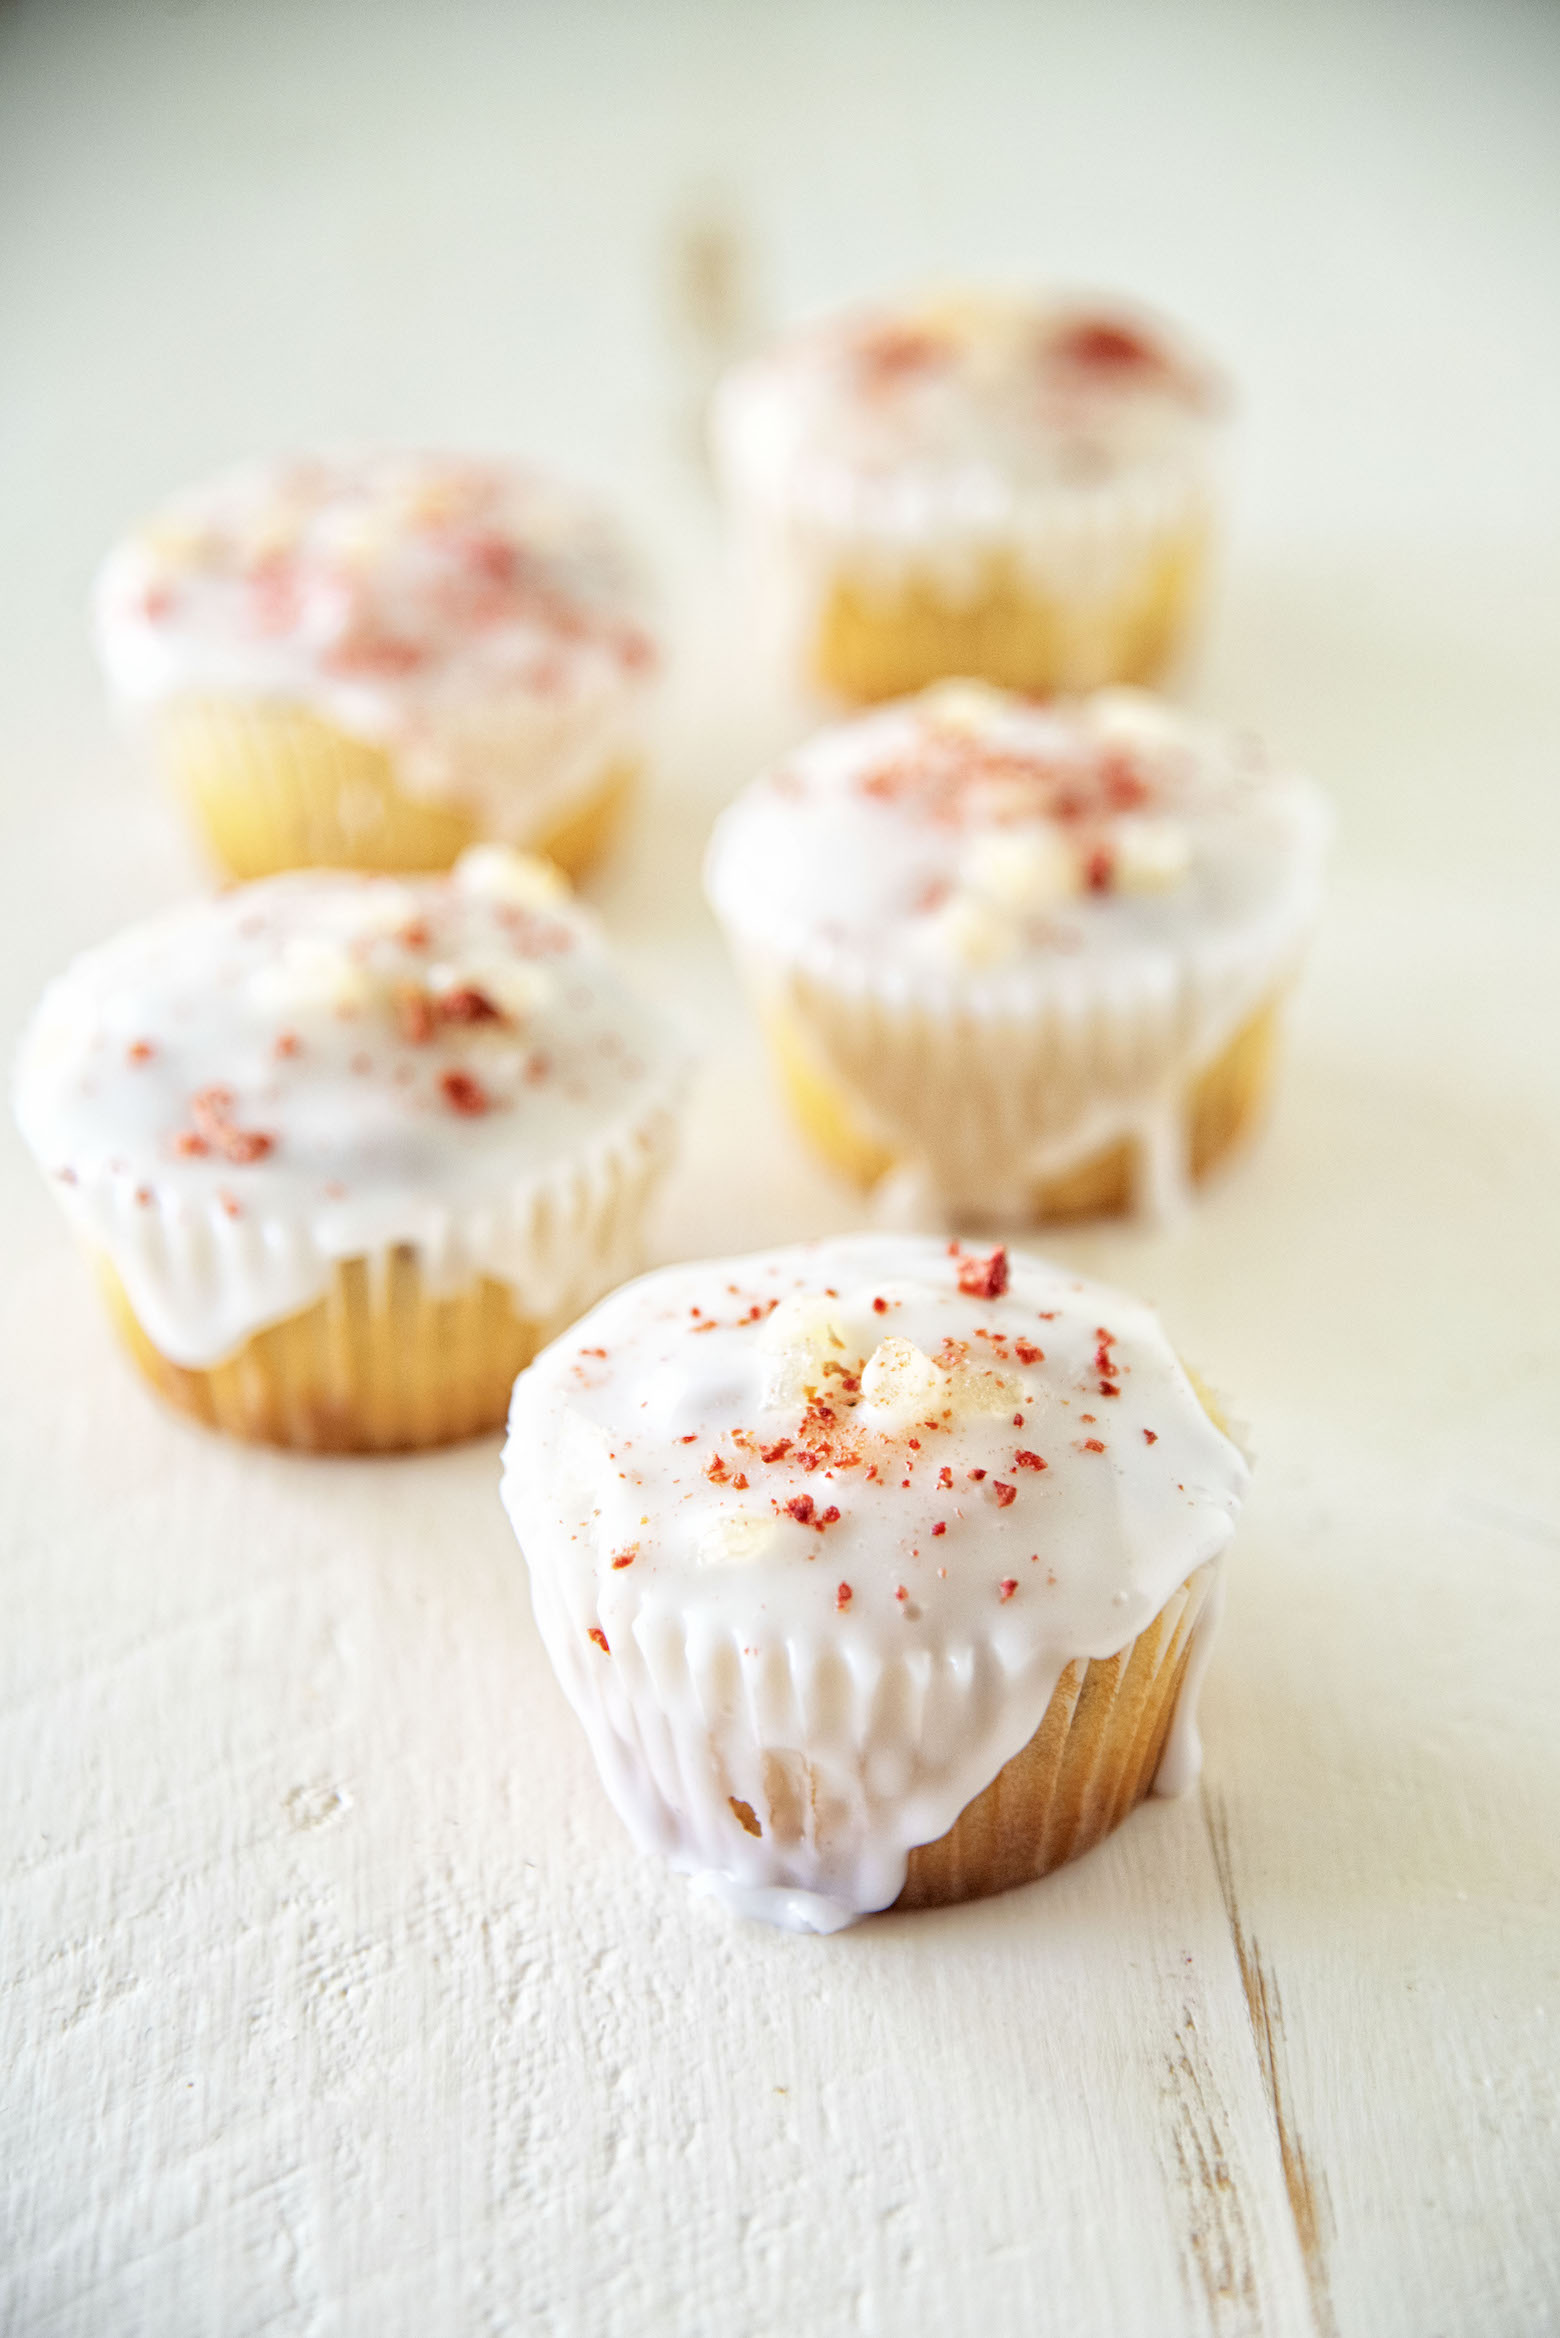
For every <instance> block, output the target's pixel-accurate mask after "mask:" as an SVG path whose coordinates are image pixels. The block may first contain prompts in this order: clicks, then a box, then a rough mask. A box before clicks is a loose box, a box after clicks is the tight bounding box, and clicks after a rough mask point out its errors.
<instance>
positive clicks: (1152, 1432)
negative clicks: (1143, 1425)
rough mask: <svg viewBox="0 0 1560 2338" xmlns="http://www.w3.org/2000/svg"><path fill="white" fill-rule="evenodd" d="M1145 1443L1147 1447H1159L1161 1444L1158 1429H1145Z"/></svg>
mask: <svg viewBox="0 0 1560 2338" xmlns="http://www.w3.org/2000/svg"><path fill="white" fill-rule="evenodd" d="M1143 1442H1144V1444H1145V1445H1157V1444H1158V1443H1159V1431H1158V1430H1157V1429H1145V1430H1144V1431H1143Z"/></svg>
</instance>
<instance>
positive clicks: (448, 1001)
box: [439, 982, 504, 1023]
mask: <svg viewBox="0 0 1560 2338" xmlns="http://www.w3.org/2000/svg"><path fill="white" fill-rule="evenodd" d="M439 1014H440V1017H441V1018H442V1020H443V1021H444V1022H446V1023H502V1022H503V1020H504V1010H503V1008H502V1007H497V1006H495V1005H494V1004H493V1001H492V1000H491V999H490V998H489V997H488V994H487V992H486V991H485V990H479V989H478V988H477V986H476V984H475V983H474V982H466V983H462V984H461V986H460V988H459V989H458V990H447V991H446V992H445V993H444V995H443V997H442V998H441V999H440V1001H439Z"/></svg>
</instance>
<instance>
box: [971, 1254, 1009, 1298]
mask: <svg viewBox="0 0 1560 2338" xmlns="http://www.w3.org/2000/svg"><path fill="white" fill-rule="evenodd" d="M1007 1287H1008V1254H1007V1252H1006V1250H1005V1249H1004V1248H1003V1247H1002V1245H1001V1244H1000V1243H999V1244H998V1245H997V1247H996V1249H995V1250H994V1251H993V1252H992V1253H991V1256H990V1257H989V1258H964V1257H962V1256H961V1257H960V1259H959V1288H960V1290H961V1291H962V1292H963V1293H964V1295H965V1297H966V1298H967V1299H1000V1298H1001V1296H1002V1294H1003V1292H1004V1291H1005V1290H1006V1289H1007Z"/></svg>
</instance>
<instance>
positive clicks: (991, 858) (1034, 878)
mask: <svg viewBox="0 0 1560 2338" xmlns="http://www.w3.org/2000/svg"><path fill="white" fill-rule="evenodd" d="M960 868H961V873H962V875H963V878H964V882H965V885H966V886H967V887H968V888H969V889H970V890H972V891H974V892H976V893H981V894H984V895H985V896H986V898H987V899H988V900H991V901H995V902H998V903H1000V905H1001V906H1002V907H1003V908H1004V909H1019V910H1025V909H1045V908H1048V907H1049V906H1050V905H1051V903H1053V902H1056V901H1064V900H1066V899H1067V898H1068V896H1069V895H1071V894H1074V893H1077V892H1080V891H1081V890H1082V883H1083V875H1082V870H1081V869H1080V867H1079V864H1078V855H1077V853H1076V852H1075V851H1074V849H1073V847H1072V845H1071V844H1070V843H1069V842H1068V840H1067V838H1066V837H1065V836H1064V835H1063V833H1062V831H1061V829H1060V828H1059V827H1058V826H1057V824H1056V822H1055V821H1054V820H1034V821H1027V822H1026V823H1025V824H1024V825H1023V826H1022V827H1021V828H991V829H988V830H986V832H985V833H984V834H983V835H980V836H975V837H972V838H971V840H970V842H969V844H968V845H967V846H966V848H965V851H964V855H963V858H962V861H961V863H960Z"/></svg>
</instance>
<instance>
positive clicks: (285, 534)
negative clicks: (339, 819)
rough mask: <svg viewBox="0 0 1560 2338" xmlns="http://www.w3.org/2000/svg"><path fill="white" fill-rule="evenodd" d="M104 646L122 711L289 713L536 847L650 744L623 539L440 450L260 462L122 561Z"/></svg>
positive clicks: (213, 489)
mask: <svg viewBox="0 0 1560 2338" xmlns="http://www.w3.org/2000/svg"><path fill="white" fill-rule="evenodd" d="M95 616H96V629H97V636H98V642H99V647H100V651H101V654H102V658H103V662H104V666H105V669H106V671H107V673H108V676H109V680H110V683H111V685H112V687H113V689H114V691H115V693H116V695H117V696H118V698H119V699H120V701H121V702H122V704H123V705H124V706H125V707H126V709H127V710H129V711H130V712H131V713H132V714H138V715H142V716H145V715H149V714H150V715H154V714H155V711H156V709H157V708H158V707H159V706H161V705H162V704H164V703H165V702H167V701H169V700H176V699H181V698H206V699H211V698H215V699H219V700H230V701H232V700H237V701H243V700H254V699H260V700H266V701H274V702H277V703H281V704H286V705H299V706H302V707H305V708H307V709H309V710H310V711H312V712H313V713H315V714H317V715H318V716H320V717H321V718H322V719H324V720H326V721H328V722H329V723H331V724H333V725H334V726H335V727H336V728H337V729H339V730H341V731H344V732H346V733H348V734H349V735H350V736H352V737H353V738H357V739H362V740H365V741H368V742H369V743H371V744H373V745H375V746H380V747H383V748H385V749H386V750H387V751H388V752H389V753H390V754H391V756H392V758H393V761H394V766H395V771H396V777H397V782H398V784H399V785H400V786H401V787H402V788H403V789H404V790H405V791H406V792H407V793H408V794H411V795H414V796H419V797H423V798H426V799H430V800H434V801H440V802H449V803H453V804H456V805H458V806H459V807H461V808H462V809H465V810H467V811H469V812H470V813H472V814H473V815H474V816H475V817H476V818H478V820H479V821H480V822H481V823H482V825H483V827H484V829H485V831H486V833H488V834H490V835H494V836H502V837H506V838H509V839H511V840H516V841H524V840H526V839H527V838H529V837H531V836H534V835H537V834H539V833H540V832H541V830H542V828H543V827H544V826H545V824H546V823H547V821H548V820H550V819H552V818H555V817H556V816H557V815H558V814H560V813H561V812H562V811H563V810H564V809H565V808H566V807H567V806H568V805H569V804H570V803H571V802H572V801H573V800H574V799H575V798H577V797H578V796H579V795H580V794H581V793H582V792H583V791H584V790H586V789H587V788H588V787H589V785H590V784H591V783H592V782H594V781H597V780H599V779H600V777H601V775H602V772H603V771H604V769H605V768H607V767H608V766H609V765H611V764H613V763H614V762H617V761H619V760H626V759H632V758H634V757H635V756H636V755H637V754H638V752H639V747H640V739H641V732H642V729H643V723H644V715H645V700H646V692H647V686H648V684H649V682H650V680H651V678H652V676H653V672H654V667H655V663H656V657H655V651H654V647H653V645H652V643H651V640H650V637H649V635H648V634H647V633H646V631H645V629H644V625H643V621H642V608H641V596H640V593H639V590H638V587H637V584H636V582H635V580H634V578H633V575H632V573H631V570H630V567H629V564H628V562H627V559H626V556H625V554H624V551H623V549H622V547H621V545H620V543H619V542H618V539H617V537H616V535H615V532H614V531H613V530H612V529H611V528H610V527H609V526H608V524H607V523H606V521H605V520H604V519H603V517H602V516H601V515H600V514H599V513H597V512H596V511H594V510H593V509H592V508H590V507H589V506H587V505H586V504H584V503H583V502H581V501H580V500H579V499H578V498H576V497H575V496H574V495H572V494H571V493H569V492H567V491H565V490H564V489H562V488H560V487H558V486H557V485H556V484H555V483H553V482H552V481H550V480H547V479H544V478H542V477H540V476H538V475H537V474H535V473H532V472H530V471H526V470H522V469H520V468H518V467H516V466H511V465H504V464H499V463H491V462H488V463H484V462H478V461H474V460H472V459H469V458H466V457H461V456H455V455H441V454H428V453H416V452H406V453H396V452H371V453H359V454H333V455H319V456H299V457H294V458H291V459H288V460H284V461H279V462H273V463H251V464H249V465H247V466H245V467H244V468H242V469H239V470H235V471H232V472H229V473H227V474H225V475H224V476H222V477H221V478H218V479H216V480H213V481H211V482H210V483H209V484H207V485H205V486H201V487H197V488H194V489H191V490H189V491H188V492H187V493H185V494H184V495H181V496H179V497H177V498H175V499H174V500H173V501H172V502H171V503H169V504H168V505H167V506H166V507H165V509H164V510H163V511H161V512H160V513H158V514H157V515H156V516H155V517H154V518H153V519H152V520H151V521H149V522H148V523H147V525H146V526H145V527H143V528H142V529H140V530H139V531H138V532H137V533H136V534H135V535H133V536H131V537H129V538H128V539H127V540H126V541H125V542H124V543H122V544H121V545H119V546H118V548H117V549H116V550H115V551H114V552H113V553H111V554H110V556H109V558H108V560H107V561H106V562H105V564H104V566H103V569H102V572H101V574H100V576H99V579H98V584H97V588H96V596H95Z"/></svg>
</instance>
